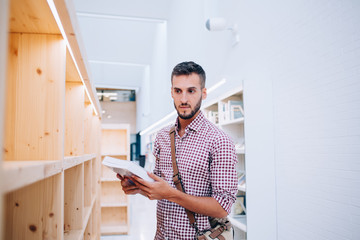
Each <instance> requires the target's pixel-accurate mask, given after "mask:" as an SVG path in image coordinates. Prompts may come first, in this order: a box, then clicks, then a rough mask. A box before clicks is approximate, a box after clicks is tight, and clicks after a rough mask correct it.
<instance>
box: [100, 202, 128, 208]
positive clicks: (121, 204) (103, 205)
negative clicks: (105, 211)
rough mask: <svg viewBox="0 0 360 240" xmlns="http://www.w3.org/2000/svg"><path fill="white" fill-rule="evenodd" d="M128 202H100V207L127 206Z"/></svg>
mask: <svg viewBox="0 0 360 240" xmlns="http://www.w3.org/2000/svg"><path fill="white" fill-rule="evenodd" d="M127 206H128V203H127V202H125V203H119V202H114V203H101V207H127Z"/></svg>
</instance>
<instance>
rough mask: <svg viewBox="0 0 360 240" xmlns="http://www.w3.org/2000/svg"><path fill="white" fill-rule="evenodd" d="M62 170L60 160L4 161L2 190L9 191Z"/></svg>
mask: <svg viewBox="0 0 360 240" xmlns="http://www.w3.org/2000/svg"><path fill="white" fill-rule="evenodd" d="M61 171H62V161H4V162H3V181H2V182H1V185H2V189H3V190H4V192H10V191H14V190H17V189H19V188H22V187H25V186H28V185H30V184H32V183H35V182H38V181H40V180H43V179H46V178H48V177H51V176H53V175H55V174H58V173H60V172H61Z"/></svg>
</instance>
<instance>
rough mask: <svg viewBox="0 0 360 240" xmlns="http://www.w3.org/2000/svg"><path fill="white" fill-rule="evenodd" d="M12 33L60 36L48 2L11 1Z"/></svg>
mask: <svg viewBox="0 0 360 240" xmlns="http://www.w3.org/2000/svg"><path fill="white" fill-rule="evenodd" d="M9 17H10V18H9V24H10V32H14V33H47V34H60V30H59V28H58V26H57V23H56V21H55V19H54V17H53V15H52V13H51V10H50V8H49V5H48V4H47V2H46V0H11V1H10V16H9Z"/></svg>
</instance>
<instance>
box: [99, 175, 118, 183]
mask: <svg viewBox="0 0 360 240" xmlns="http://www.w3.org/2000/svg"><path fill="white" fill-rule="evenodd" d="M114 174H115V173H114ZM100 180H101V182H117V181H120V180H119V179H117V178H115V177H113V178H109V177H108V178H106V177H103V178H101V179H100Z"/></svg>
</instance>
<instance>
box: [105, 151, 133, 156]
mask: <svg viewBox="0 0 360 240" xmlns="http://www.w3.org/2000/svg"><path fill="white" fill-rule="evenodd" d="M127 155H128V153H126V152H121V153H113V152H112V153H102V154H101V156H102V157H106V156H111V157H116V156H119V157H126V156H127Z"/></svg>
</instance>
